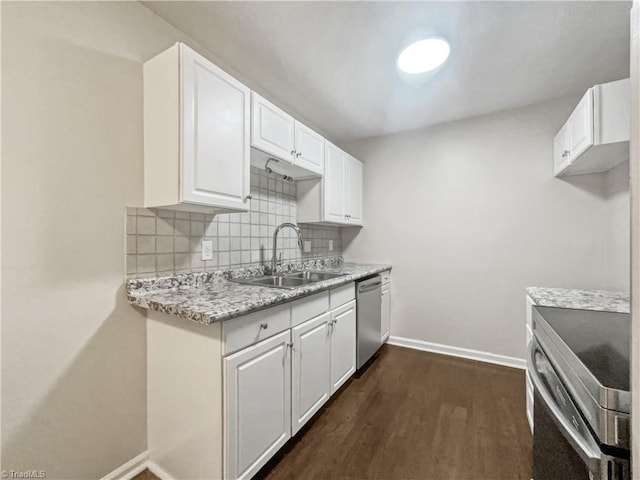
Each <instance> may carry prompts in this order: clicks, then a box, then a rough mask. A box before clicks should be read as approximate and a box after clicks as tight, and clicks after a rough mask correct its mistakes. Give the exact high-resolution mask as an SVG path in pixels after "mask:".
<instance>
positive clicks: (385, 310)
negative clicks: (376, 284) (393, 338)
mask: <svg viewBox="0 0 640 480" xmlns="http://www.w3.org/2000/svg"><path fill="white" fill-rule="evenodd" d="M381 300H382V302H381V305H382V315H381V319H382V329H381V332H382V334H381V338H380V340H381V341H382V342H385V341H386V340H387V339H388V338H389V332H390V330H391V288H390V287H389V285H387V286H386V287H382V295H381Z"/></svg>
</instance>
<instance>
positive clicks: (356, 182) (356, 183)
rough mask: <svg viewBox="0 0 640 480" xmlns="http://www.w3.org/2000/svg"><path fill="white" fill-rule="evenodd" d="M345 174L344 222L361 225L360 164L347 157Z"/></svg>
mask: <svg viewBox="0 0 640 480" xmlns="http://www.w3.org/2000/svg"><path fill="white" fill-rule="evenodd" d="M346 172H347V173H346V178H347V182H346V185H347V189H346V191H345V204H346V208H345V212H346V215H347V219H346V220H347V223H351V224H354V225H362V162H361V161H360V160H356V159H355V158H353V157H352V156H351V155H347V156H346Z"/></svg>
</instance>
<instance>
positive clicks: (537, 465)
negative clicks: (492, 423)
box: [528, 340, 607, 480]
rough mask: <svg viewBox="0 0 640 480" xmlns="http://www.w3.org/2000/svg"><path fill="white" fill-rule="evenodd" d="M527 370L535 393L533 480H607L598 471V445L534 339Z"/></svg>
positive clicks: (600, 460) (599, 468)
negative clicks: (565, 479) (563, 479)
mask: <svg viewBox="0 0 640 480" xmlns="http://www.w3.org/2000/svg"><path fill="white" fill-rule="evenodd" d="M528 369H529V373H530V375H531V380H532V381H533V386H534V390H535V396H534V409H533V411H534V427H533V478H534V480H558V479H561V478H567V479H568V478H570V479H572V480H574V479H575V480H582V479H584V480H587V479H589V480H593V479H600V478H607V474H606V473H607V472H601V467H600V466H601V463H602V452H601V451H600V447H599V445H598V443H597V442H596V441H595V439H594V438H593V436H592V434H591V432H590V431H589V428H588V427H587V425H586V423H585V422H584V420H583V419H582V417H581V415H580V413H579V412H578V410H577V408H576V406H575V405H574V403H573V401H572V400H571V397H570V396H569V394H568V392H567V390H566V389H565V387H564V385H563V384H562V382H561V381H560V379H559V378H558V375H557V374H556V372H555V371H554V370H553V366H552V365H551V363H550V362H549V359H548V358H547V356H546V355H545V353H544V352H543V351H542V349H541V348H540V346H539V345H538V343H537V342H536V341H535V340H533V341H532V342H531V343H530V350H529V358H528ZM602 474H604V475H602Z"/></svg>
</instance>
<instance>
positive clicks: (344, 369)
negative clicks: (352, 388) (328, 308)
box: [331, 300, 356, 395]
mask: <svg viewBox="0 0 640 480" xmlns="http://www.w3.org/2000/svg"><path fill="white" fill-rule="evenodd" d="M355 371H356V302H355V300H352V301H350V302H349V303H346V304H344V305H343V306H341V307H339V308H336V309H335V310H333V311H332V312H331V394H332V395H333V394H334V393H335V392H336V391H337V390H338V389H339V388H340V387H341V386H342V384H343V383H344V382H346V381H347V380H348V379H349V377H351V375H353V374H354V373H355Z"/></svg>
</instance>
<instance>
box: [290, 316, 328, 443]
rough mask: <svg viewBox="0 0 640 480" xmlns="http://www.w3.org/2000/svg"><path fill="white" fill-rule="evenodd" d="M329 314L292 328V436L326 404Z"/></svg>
mask: <svg viewBox="0 0 640 480" xmlns="http://www.w3.org/2000/svg"><path fill="white" fill-rule="evenodd" d="M330 318H331V315H330V313H328V312H327V313H325V314H323V315H320V316H319V317H316V318H314V319H311V320H309V321H308V322H305V323H303V324H302V325H298V326H297V327H295V328H293V330H292V336H293V364H292V368H291V372H292V384H291V388H292V391H291V417H292V421H291V428H292V434H293V435H295V434H296V433H297V432H298V430H300V429H301V428H302V426H303V425H304V424H305V423H307V421H308V420H309V419H310V418H311V417H312V416H313V415H314V414H315V413H316V412H317V411H318V410H320V407H322V405H323V404H324V403H325V402H326V401H327V400H329V396H330V395H331V390H330V388H329V386H330V378H329V355H330V346H331V343H330V338H331V337H330V331H329V330H330V325H329V322H330Z"/></svg>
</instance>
